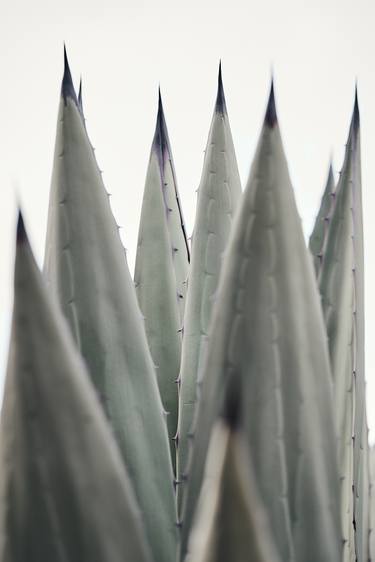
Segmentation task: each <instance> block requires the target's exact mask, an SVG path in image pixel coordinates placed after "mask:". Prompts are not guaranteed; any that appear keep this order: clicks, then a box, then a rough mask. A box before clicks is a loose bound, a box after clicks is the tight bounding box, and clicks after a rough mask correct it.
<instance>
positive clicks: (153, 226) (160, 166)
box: [134, 92, 189, 462]
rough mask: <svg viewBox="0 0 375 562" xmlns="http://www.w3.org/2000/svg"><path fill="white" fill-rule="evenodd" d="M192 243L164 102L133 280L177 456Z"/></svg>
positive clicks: (151, 162)
mask: <svg viewBox="0 0 375 562" xmlns="http://www.w3.org/2000/svg"><path fill="white" fill-rule="evenodd" d="M188 266H189V249H188V245H187V239H186V235H185V229H184V222H183V218H182V214H181V206H180V203H179V197H178V192H177V185H176V181H175V173H174V167H173V160H172V153H171V149H170V144H169V140H168V132H167V128H166V123H165V118H164V112H163V106H162V101H161V96H160V92H159V108H158V116H157V122H156V130H155V136H154V140H153V143H152V148H151V155H150V161H149V166H148V171H147V178H146V185H145V190H144V196H143V203H142V213H141V222H140V227H139V235H138V249H137V257H136V264H135V274H134V281H135V286H136V292H137V297H138V302H139V306H140V308H141V311H142V313H143V315H144V317H145V327H146V333H147V339H148V343H149V346H150V350H151V355H152V357H153V360H154V362H155V364H156V366H157V371H156V374H157V378H158V384H159V389H160V394H161V399H162V402H163V405H164V408H165V409H166V411H167V412H168V418H167V422H168V433H169V439H170V446H171V453H172V459H173V462H175V446H174V442H173V438H174V436H175V435H176V430H177V409H178V394H177V385H176V379H177V378H178V374H179V369H180V357H181V338H182V331H181V326H182V321H183V307H184V303H185V287H186V283H184V282H185V281H186V278H187V274H188Z"/></svg>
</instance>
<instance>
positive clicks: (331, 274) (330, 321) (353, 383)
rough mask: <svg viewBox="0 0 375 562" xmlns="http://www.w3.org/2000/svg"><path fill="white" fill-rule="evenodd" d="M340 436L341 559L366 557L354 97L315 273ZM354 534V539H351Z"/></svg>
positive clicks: (360, 234) (366, 481) (357, 130)
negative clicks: (342, 158) (328, 220)
mask: <svg viewBox="0 0 375 562" xmlns="http://www.w3.org/2000/svg"><path fill="white" fill-rule="evenodd" d="M318 279H319V288H320V293H321V296H322V306H323V314H324V318H325V322H326V327H327V334H328V343H329V352H330V359H331V367H332V375H333V384H334V410H335V417H336V425H337V428H338V435H339V466H340V479H341V498H342V522H343V538H344V541H345V542H344V545H345V553H344V554H345V556H344V559H345V560H354V559H355V558H356V559H357V560H358V562H365V561H367V559H368V525H369V523H368V495H369V474H368V441H367V422H366V405H365V379H364V313H363V307H364V301H363V226H362V201H361V163H360V124H359V111H358V102H357V98H356V100H355V105H354V111H353V117H352V122H351V126H350V131H349V138H348V142H347V145H346V152H345V158H344V164H343V168H342V171H341V174H340V180H339V182H338V185H337V190H336V196H335V205H334V208H333V210H332V214H331V219H330V223H329V229H328V233H327V239H326V243H325V252H324V255H323V262H322V266H321V271H320V276H319V278H318ZM354 536H355V538H354Z"/></svg>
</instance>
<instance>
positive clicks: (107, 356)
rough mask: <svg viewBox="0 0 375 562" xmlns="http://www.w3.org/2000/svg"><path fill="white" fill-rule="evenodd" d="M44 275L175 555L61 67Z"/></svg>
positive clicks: (164, 467) (150, 534)
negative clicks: (60, 91)
mask: <svg viewBox="0 0 375 562" xmlns="http://www.w3.org/2000/svg"><path fill="white" fill-rule="evenodd" d="M45 272H46V276H47V278H48V280H49V283H50V285H51V288H52V290H53V291H54V292H55V293H56V295H57V297H58V300H59V303H60V305H61V308H62V310H63V312H64V315H65V316H66V318H67V319H68V322H69V325H70V328H71V330H72V333H73V335H74V339H75V341H76V344H77V346H78V348H79V350H80V351H81V353H82V356H83V358H84V359H85V361H86V363H87V365H88V369H89V372H90V375H91V378H92V380H93V383H94V385H95V387H96V389H97V392H98V395H99V397H100V400H101V403H102V405H103V408H104V410H105V412H106V414H107V417H108V418H109V420H110V422H111V424H112V427H113V430H114V433H115V437H116V440H117V442H118V445H119V447H120V450H121V453H122V456H123V459H124V462H125V465H126V468H127V470H128V473H129V476H130V478H131V481H132V483H133V486H134V491H135V494H136V497H137V500H138V503H139V506H140V509H141V512H142V517H143V521H144V524H145V529H146V536H147V538H148V540H149V542H150V545H151V548H152V551H153V553H154V558H155V560H156V561H158V562H169V561H171V560H174V558H175V550H176V535H177V529H176V527H175V521H176V506H175V495H174V489H173V472H172V465H171V460H170V454H169V445H168V434H167V428H166V423H165V419H164V418H163V411H162V404H161V400H160V394H159V390H158V387H157V381H156V375H155V372H154V368H153V363H152V358H151V355H150V352H149V349H148V345H147V340H146V334H145V330H144V325H143V321H142V318H141V314H140V311H139V307H138V303H137V298H136V294H135V290H134V285H133V282H132V279H131V277H130V274H129V270H128V266H127V263H126V257H125V252H124V248H123V247H122V244H121V240H120V237H119V234H118V228H117V225H116V223H115V221H114V218H113V215H112V212H111V209H110V205H109V201H108V197H107V193H106V191H105V188H104V185H103V182H102V178H101V174H100V171H99V169H98V166H97V164H96V160H95V157H94V153H93V150H92V147H91V145H90V142H89V139H88V137H87V133H86V130H85V128H84V125H83V122H82V118H81V114H80V111H79V108H78V106H77V99H76V96H75V93H74V89H73V86H72V82H71V76H70V71H69V67H68V65H67V64H66V68H65V74H64V79H63V87H62V98H61V103H60V109H59V117H58V126H57V138H56V150H55V160H54V166H53V176H52V189H51V196H50V208H49V218H48V232H47V245H46V257H45Z"/></svg>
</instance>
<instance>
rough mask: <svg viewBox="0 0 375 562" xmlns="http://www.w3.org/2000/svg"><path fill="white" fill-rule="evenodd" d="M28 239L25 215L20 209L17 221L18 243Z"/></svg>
mask: <svg viewBox="0 0 375 562" xmlns="http://www.w3.org/2000/svg"><path fill="white" fill-rule="evenodd" d="M26 240H27V234H26V229H25V223H24V222H23V217H22V213H21V211H18V221H17V244H23V243H24V242H26Z"/></svg>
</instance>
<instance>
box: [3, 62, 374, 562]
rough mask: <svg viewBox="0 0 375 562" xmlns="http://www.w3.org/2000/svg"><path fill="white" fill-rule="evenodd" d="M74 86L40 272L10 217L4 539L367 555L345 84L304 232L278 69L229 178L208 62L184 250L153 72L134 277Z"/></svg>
mask: <svg viewBox="0 0 375 562" xmlns="http://www.w3.org/2000/svg"><path fill="white" fill-rule="evenodd" d="M81 86H82V85H81V84H80V89H79V94H78V96H77V95H76V92H75V90H74V86H73V81H72V77H71V73H70V69H69V65H68V61H67V57H66V52H65V69H64V76H63V81H62V89H61V98H60V106H59V114H58V123H57V135H56V148H55V157H54V163H53V174H52V186H51V195H50V206H49V216H48V227H47V239H46V252H45V263H44V271H43V275H42V274H41V272H40V271H39V270H38V267H37V265H36V263H35V260H34V258H33V255H32V250H31V248H30V245H29V242H28V239H27V235H26V231H25V227H24V223H23V219H22V217H21V215H20V216H19V219H18V226H17V242H16V263H15V281H14V289H15V299H14V312H13V325H12V336H11V344H10V351H9V363H8V370H7V376H6V386H5V392H4V402H3V408H2V415H1V425H0V435H1V448H0V464H1V468H0V490H1V499H2V502H1V507H0V559H1V561H4V562H24V561H25V560H30V561H31V562H34V561H35V562H44V561H46V562H47V561H48V562H50V561H52V560H59V561H60V560H61V561H62V560H64V561H69V562H76V561H77V562H78V561H80V562H82V561H86V560H87V561H88V560H90V561H96V560H97V561H98V562H99V561H101V562H117V561H118V562H120V561H121V562H151V561H154V562H177V561H181V562H183V561H185V560H186V562H193V561H194V562H228V561H229V560H230V561H231V562H242V561H243V560H250V559H251V560H253V561H254V562H281V561H283V562H289V561H290V562H292V561H298V562H310V561H311V562H313V561H314V562H316V561H317V560H318V561H322V562H323V561H324V562H326V561H328V560H329V561H330V562H339V561H348V562H355V561H358V562H367V560H369V559H370V557H372V555H373V550H374V547H373V542H374V540H373V535H372V534H371V533H370V530H371V529H372V527H373V521H374V516H375V512H374V508H373V503H374V500H373V498H374V494H373V493H371V497H369V495H370V481H371V482H372V481H373V478H374V476H373V465H374V462H373V461H374V458H373V457H374V455H373V451H371V454H370V450H369V447H368V439H367V421H366V407H365V375H364V296H363V295H364V287H363V261H364V257H363V226H362V203H361V171H360V167H361V164H360V122H359V109H358V101H357V96H356V99H355V105H354V111H353V117H352V122H351V126H350V132H349V139H348V143H347V148H346V154H345V159H344V165H343V169H342V173H341V175H340V180H339V182H338V185H337V186H336V187H335V185H334V176H333V172H332V168H330V170H329V175H328V180H327V184H326V187H325V190H324V194H323V198H322V203H321V208H320V210H319V213H318V216H317V220H316V224H315V227H314V230H313V233H312V235H311V237H310V242H309V248H307V246H306V243H305V239H304V235H303V232H302V229H301V223H300V219H299V216H298V211H297V207H296V203H295V199H294V194H293V188H292V185H291V181H290V177H289V172H288V165H287V160H286V156H285V153H284V149H283V144H282V138H281V132H280V128H279V123H278V117H277V113H276V103H275V95H274V87H273V84H272V85H271V91H270V95H269V99H268V104H267V108H266V113H265V118H264V123H263V126H262V130H261V133H260V138H259V142H258V147H257V150H256V153H255V156H254V160H253V164H252V167H251V171H250V176H249V180H248V182H247V186H246V189H245V191H244V193H243V195H242V196H241V188H240V180H239V174H238V169H237V163H236V156H235V151H234V145H233V140H232V135H231V130H230V126H229V120H228V113H227V109H226V102H225V98H224V89H223V82H222V75H221V66H220V69H219V79H218V92H217V98H216V104H215V109H214V114H213V118H212V123H211V127H210V131H209V135H208V141H207V148H206V153H205V159H204V164H203V171H202V177H201V182H200V186H199V190H198V202H197V212H196V220H195V226H194V233H193V237H192V247H191V250H190V248H189V244H188V241H187V236H186V227H185V222H184V219H183V212H182V203H181V199H180V197H179V194H178V189H177V182H176V171H175V166H174V163H173V158H172V148H171V143H170V140H169V137H168V132H167V128H166V119H165V114H164V110H163V106H162V102H161V96H160V93H159V105H158V115H157V122H156V130H155V135H154V139H153V143H152V147H151V154H150V159H149V165H148V170H147V174H146V183H145V188H144V198H143V205H142V214H141V222H140V227H139V238H138V248H137V258H136V267H135V276H134V283H133V280H132V279H131V276H130V273H129V269H128V266H127V260H126V253H125V251H124V248H123V246H122V243H121V240H120V237H119V233H118V227H117V224H116V222H115V219H114V217H113V214H112V211H111V207H110V204H109V200H108V194H107V192H106V189H105V187H104V184H103V181H102V177H101V173H100V170H99V167H98V164H97V162H96V159H95V155H94V151H93V148H92V146H91V143H90V140H89V137H88V133H87V130H86V126H85V119H84V111H83V103H82V87H81ZM309 249H310V251H309ZM190 253H191V256H190ZM176 382H177V384H176ZM174 442H175V444H176V445H177V446H176V447H175V445H174ZM370 460H371V469H372V471H371V473H370ZM372 491H373V489H372ZM369 539H370V540H369Z"/></svg>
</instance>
